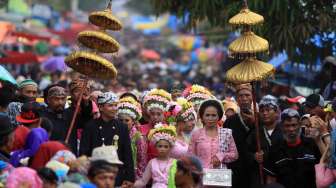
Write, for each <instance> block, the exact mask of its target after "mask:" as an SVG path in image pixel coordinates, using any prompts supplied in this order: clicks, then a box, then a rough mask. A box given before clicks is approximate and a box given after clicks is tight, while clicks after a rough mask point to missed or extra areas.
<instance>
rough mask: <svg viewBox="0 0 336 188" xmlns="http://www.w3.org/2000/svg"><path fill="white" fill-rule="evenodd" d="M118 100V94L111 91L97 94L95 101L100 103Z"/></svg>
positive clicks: (110, 102)
mask: <svg viewBox="0 0 336 188" xmlns="http://www.w3.org/2000/svg"><path fill="white" fill-rule="evenodd" d="M116 102H118V96H117V95H116V94H115V93H113V92H105V93H103V94H102V95H99V96H98V100H97V103H98V104H100V105H102V104H113V103H116Z"/></svg>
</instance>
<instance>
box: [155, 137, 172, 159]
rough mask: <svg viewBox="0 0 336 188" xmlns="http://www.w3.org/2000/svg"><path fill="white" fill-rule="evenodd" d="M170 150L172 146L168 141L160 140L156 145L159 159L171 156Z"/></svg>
mask: <svg viewBox="0 0 336 188" xmlns="http://www.w3.org/2000/svg"><path fill="white" fill-rule="evenodd" d="M170 148H171V147H170V144H169V142H168V141H166V140H160V141H159V142H157V143H156V149H157V151H158V155H159V157H167V156H168V155H169V152H170Z"/></svg>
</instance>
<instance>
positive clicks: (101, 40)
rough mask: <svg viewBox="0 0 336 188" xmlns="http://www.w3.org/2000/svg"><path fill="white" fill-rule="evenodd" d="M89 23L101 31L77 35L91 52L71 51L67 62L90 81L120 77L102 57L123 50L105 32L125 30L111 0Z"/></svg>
mask: <svg viewBox="0 0 336 188" xmlns="http://www.w3.org/2000/svg"><path fill="white" fill-rule="evenodd" d="M89 21H90V23H91V24H93V25H96V26H98V27H99V30H96V31H95V30H89V31H82V32H80V33H79V34H78V36H77V41H78V42H79V43H80V44H81V45H83V46H85V47H87V48H89V49H92V51H75V52H72V53H71V54H70V55H69V56H67V57H66V58H65V63H66V64H67V65H68V66H69V67H71V68H72V69H74V70H75V71H77V72H79V73H81V74H84V75H86V76H87V77H90V78H98V79H114V78H116V76H117V69H116V68H115V67H114V65H113V64H112V62H110V61H109V60H107V59H106V58H104V57H102V56H100V55H99V53H116V52H118V51H119V48H120V45H119V43H118V42H117V41H116V40H115V39H114V38H113V37H112V36H110V35H109V34H108V33H107V32H106V30H112V31H119V30H121V29H122V25H121V22H120V21H119V20H118V19H117V18H116V17H115V16H113V15H112V0H110V1H109V3H108V5H107V8H106V9H105V10H103V11H95V12H92V13H91V14H90V15H89ZM87 82H88V79H85V81H84V83H83V87H82V92H81V94H80V97H79V100H78V102H77V106H76V110H75V113H74V116H73V118H72V121H71V124H70V127H69V130H68V132H67V136H66V139H65V142H66V143H67V142H68V141H69V138H70V134H71V131H72V129H73V126H74V123H75V119H76V116H77V114H78V110H79V107H80V103H81V101H82V98H83V93H84V89H85V86H86V84H87Z"/></svg>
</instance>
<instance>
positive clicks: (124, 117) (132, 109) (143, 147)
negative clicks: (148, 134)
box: [117, 97, 147, 178]
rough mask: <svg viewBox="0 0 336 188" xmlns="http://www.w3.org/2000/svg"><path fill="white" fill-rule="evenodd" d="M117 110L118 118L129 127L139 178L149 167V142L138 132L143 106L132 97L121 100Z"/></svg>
mask: <svg viewBox="0 0 336 188" xmlns="http://www.w3.org/2000/svg"><path fill="white" fill-rule="evenodd" d="M117 108H118V110H117V116H118V118H119V119H120V120H121V121H122V122H123V123H124V124H126V125H127V126H128V130H129V134H130V138H131V148H132V157H133V162H134V167H135V172H136V177H137V178H139V177H141V176H142V173H143V172H144V171H145V168H146V165H147V141H146V139H145V138H144V137H143V136H142V134H141V132H140V131H138V130H137V127H138V120H139V119H140V118H141V105H140V103H138V102H137V101H136V100H135V99H133V98H132V97H124V98H122V99H120V100H119V102H118V105H117Z"/></svg>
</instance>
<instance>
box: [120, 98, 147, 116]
mask: <svg viewBox="0 0 336 188" xmlns="http://www.w3.org/2000/svg"><path fill="white" fill-rule="evenodd" d="M117 108H118V111H117V115H119V114H127V115H129V116H131V117H132V119H134V120H139V119H140V118H141V114H142V111H141V105H140V103H138V102H137V101H136V100H134V99H133V98H132V97H125V98H122V99H120V100H119V102H118V105H117Z"/></svg>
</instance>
